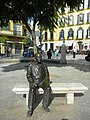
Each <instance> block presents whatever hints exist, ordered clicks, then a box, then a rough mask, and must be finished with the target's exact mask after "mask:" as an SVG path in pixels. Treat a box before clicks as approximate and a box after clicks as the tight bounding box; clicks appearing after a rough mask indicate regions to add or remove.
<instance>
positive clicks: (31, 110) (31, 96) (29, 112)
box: [27, 87, 35, 117]
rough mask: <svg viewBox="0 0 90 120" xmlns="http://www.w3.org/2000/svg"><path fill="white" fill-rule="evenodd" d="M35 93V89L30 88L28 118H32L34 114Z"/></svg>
mask: <svg viewBox="0 0 90 120" xmlns="http://www.w3.org/2000/svg"><path fill="white" fill-rule="evenodd" d="M34 91H35V88H31V87H30V89H29V96H28V109H29V110H28V112H27V116H28V117H30V116H31V115H32V114H33V102H34Z"/></svg>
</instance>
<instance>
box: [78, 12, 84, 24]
mask: <svg viewBox="0 0 90 120" xmlns="http://www.w3.org/2000/svg"><path fill="white" fill-rule="evenodd" d="M83 23H84V14H79V15H78V17H77V24H83Z"/></svg>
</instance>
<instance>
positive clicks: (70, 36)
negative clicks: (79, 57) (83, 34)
mask: <svg viewBox="0 0 90 120" xmlns="http://www.w3.org/2000/svg"><path fill="white" fill-rule="evenodd" d="M73 34H74V31H73V29H70V30H69V31H68V39H73V36H74V35H73Z"/></svg>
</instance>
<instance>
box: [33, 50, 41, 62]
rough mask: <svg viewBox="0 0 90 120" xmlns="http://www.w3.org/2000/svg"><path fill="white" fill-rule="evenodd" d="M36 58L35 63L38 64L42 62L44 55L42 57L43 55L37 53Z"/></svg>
mask: <svg viewBox="0 0 90 120" xmlns="http://www.w3.org/2000/svg"><path fill="white" fill-rule="evenodd" d="M34 57H35V61H36V62H38V63H40V62H42V55H41V53H39V52H38V53H36V54H35V56H34Z"/></svg>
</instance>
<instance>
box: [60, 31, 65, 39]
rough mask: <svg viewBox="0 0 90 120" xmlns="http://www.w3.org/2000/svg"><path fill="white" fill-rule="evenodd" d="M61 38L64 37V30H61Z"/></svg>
mask: <svg viewBox="0 0 90 120" xmlns="http://www.w3.org/2000/svg"><path fill="white" fill-rule="evenodd" d="M59 39H62V40H63V39H64V30H61V32H60V33H59Z"/></svg>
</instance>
